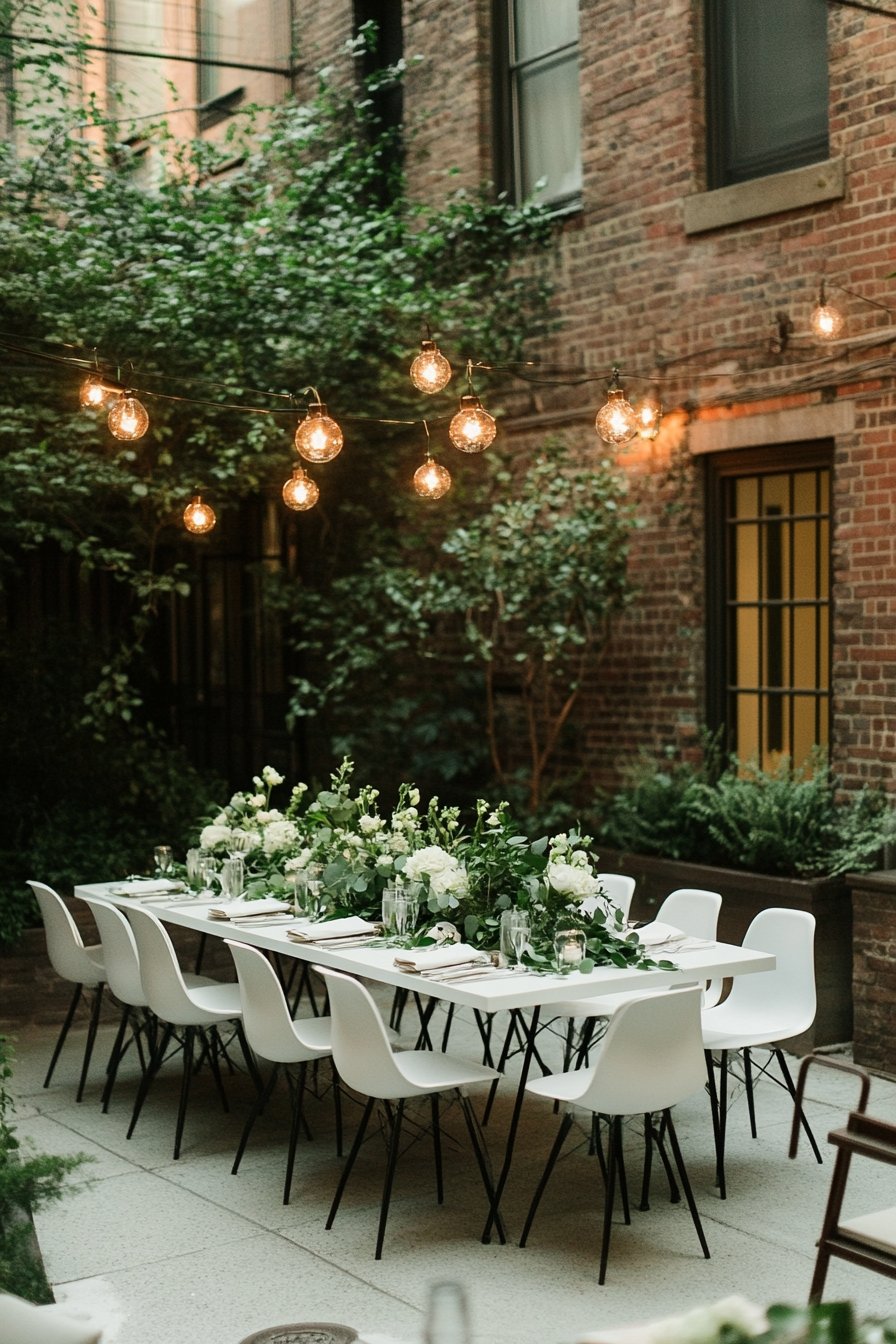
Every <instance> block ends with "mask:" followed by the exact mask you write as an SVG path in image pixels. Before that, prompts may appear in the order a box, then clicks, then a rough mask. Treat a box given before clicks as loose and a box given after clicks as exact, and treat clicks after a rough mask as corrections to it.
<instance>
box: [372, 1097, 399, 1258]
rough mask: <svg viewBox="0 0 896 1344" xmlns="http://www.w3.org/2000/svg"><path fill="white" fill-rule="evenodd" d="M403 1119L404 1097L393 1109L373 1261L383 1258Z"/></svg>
mask: <svg viewBox="0 0 896 1344" xmlns="http://www.w3.org/2000/svg"><path fill="white" fill-rule="evenodd" d="M403 1119H404V1097H402V1099H401V1100H400V1101H399V1103H398V1105H397V1106H396V1107H395V1115H394V1116H393V1118H392V1134H391V1137H390V1139H389V1157H388V1160H387V1162H386V1179H385V1180H384V1182H383V1199H382V1203H381V1204H380V1223H379V1227H378V1229H377V1234H376V1253H375V1255H374V1257H373V1258H374V1260H382V1258H383V1240H384V1238H385V1236H386V1219H387V1218H388V1217H389V1201H390V1200H391V1198H392V1185H393V1182H394V1181H395V1168H396V1165H397V1164H398V1146H399V1143H400V1142H401V1122H402V1120H403Z"/></svg>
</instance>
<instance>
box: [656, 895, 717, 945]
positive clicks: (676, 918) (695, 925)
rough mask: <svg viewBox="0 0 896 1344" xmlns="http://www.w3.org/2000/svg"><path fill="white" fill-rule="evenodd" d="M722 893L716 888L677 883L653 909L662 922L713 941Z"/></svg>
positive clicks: (692, 935) (693, 936) (691, 935)
mask: <svg viewBox="0 0 896 1344" xmlns="http://www.w3.org/2000/svg"><path fill="white" fill-rule="evenodd" d="M721 908H722V897H721V895H720V894H719V892H717V891H704V889H703V888H702V887H678V888H676V890H675V891H670V892H669V895H668V896H667V897H666V899H665V900H664V901H663V902H662V904H661V905H660V908H659V909H658V910H657V912H656V918H657V919H658V920H661V921H662V923H663V924H671V925H673V926H674V927H675V928H676V929H681V931H682V933H686V934H688V935H689V936H690V937H691V938H705V939H707V940H708V941H709V942H712V941H714V939H715V936H716V930H717V929H718V926H719V911H720V910H721Z"/></svg>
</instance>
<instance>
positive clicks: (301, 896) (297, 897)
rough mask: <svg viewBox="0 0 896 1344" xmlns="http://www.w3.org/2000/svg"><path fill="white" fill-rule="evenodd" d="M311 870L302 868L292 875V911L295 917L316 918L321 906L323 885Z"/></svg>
mask: <svg viewBox="0 0 896 1344" xmlns="http://www.w3.org/2000/svg"><path fill="white" fill-rule="evenodd" d="M312 871H313V870H311V869H307V868H302V869H299V871H298V872H296V873H295V874H294V875H293V899H292V912H293V914H294V915H295V917H296V919H316V918H317V916H318V915H319V914H320V913H321V910H322V908H323V894H322V893H323V887H322V885H321V882H320V881H319V879H318V878H316V877H312V876H311V875H310V874H311V872H312Z"/></svg>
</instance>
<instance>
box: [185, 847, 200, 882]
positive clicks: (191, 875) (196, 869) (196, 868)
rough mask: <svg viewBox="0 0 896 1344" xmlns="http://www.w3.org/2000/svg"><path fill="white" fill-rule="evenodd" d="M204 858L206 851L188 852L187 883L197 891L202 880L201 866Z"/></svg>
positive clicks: (195, 850)
mask: <svg viewBox="0 0 896 1344" xmlns="http://www.w3.org/2000/svg"><path fill="white" fill-rule="evenodd" d="M203 857H204V851H203V850H201V849H188V850H187V881H188V882H189V884H190V886H191V887H193V889H194V890H195V888H196V887H198V886H199V883H200V882H201V880H202V872H201V865H202V860H203Z"/></svg>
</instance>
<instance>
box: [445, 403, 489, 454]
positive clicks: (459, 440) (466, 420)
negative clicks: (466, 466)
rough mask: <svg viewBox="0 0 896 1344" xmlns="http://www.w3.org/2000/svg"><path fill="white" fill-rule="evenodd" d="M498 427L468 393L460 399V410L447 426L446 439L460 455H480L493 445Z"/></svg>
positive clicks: (480, 404)
mask: <svg viewBox="0 0 896 1344" xmlns="http://www.w3.org/2000/svg"><path fill="white" fill-rule="evenodd" d="M497 432H498V426H497V425H496V424H495V421H494V419H493V417H492V416H490V415H489V413H488V411H485V410H483V409H482V403H481V401H480V400H479V398H478V397H475V396H473V395H472V393H469V394H467V395H465V396H463V397H461V399H460V410H459V411H458V412H457V415H456V416H455V417H454V419H453V420H452V421H451V424H450V425H449V426H448V437H449V438H450V440H451V442H452V443H453V444H454V446H455V448H459V449H460V451H461V452H462V453H482V452H485V450H486V448H487V447H488V446H489V444H490V443H494V441H495V435H496V434H497Z"/></svg>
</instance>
